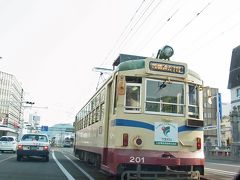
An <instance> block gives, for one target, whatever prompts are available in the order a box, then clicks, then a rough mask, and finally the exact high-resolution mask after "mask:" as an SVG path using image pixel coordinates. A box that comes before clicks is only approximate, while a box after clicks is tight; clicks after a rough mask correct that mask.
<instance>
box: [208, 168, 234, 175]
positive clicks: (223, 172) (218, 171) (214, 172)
mask: <svg viewBox="0 0 240 180" xmlns="http://www.w3.org/2000/svg"><path fill="white" fill-rule="evenodd" d="M204 169H205V170H208V171H211V172H212V173H213V174H224V175H230V176H235V175H237V174H238V173H237V172H231V171H223V170H219V169H211V168H204Z"/></svg>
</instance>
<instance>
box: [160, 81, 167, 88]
mask: <svg viewBox="0 0 240 180" xmlns="http://www.w3.org/2000/svg"><path fill="white" fill-rule="evenodd" d="M166 86H167V85H166V84H165V82H163V83H162V84H161V85H158V87H159V90H160V89H163V88H165V87H166Z"/></svg>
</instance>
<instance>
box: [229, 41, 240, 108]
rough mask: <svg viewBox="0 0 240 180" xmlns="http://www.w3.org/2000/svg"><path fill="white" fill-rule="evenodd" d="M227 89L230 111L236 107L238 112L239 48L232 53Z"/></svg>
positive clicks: (239, 99) (239, 95)
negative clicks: (228, 90) (229, 95)
mask: <svg viewBox="0 0 240 180" xmlns="http://www.w3.org/2000/svg"><path fill="white" fill-rule="evenodd" d="M228 89H230V91H231V109H233V107H234V106H236V107H237V110H239V111H240V46H238V47H236V48H234V49H233V51H232V59H231V64H230V72H229V79H228Z"/></svg>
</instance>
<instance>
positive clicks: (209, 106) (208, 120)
mask: <svg viewBox="0 0 240 180" xmlns="http://www.w3.org/2000/svg"><path fill="white" fill-rule="evenodd" d="M217 95H218V89H217V88H210V87H204V88H203V120H204V141H205V142H206V141H207V140H208V141H210V142H211V144H212V145H217V143H218V140H217V115H218V114H217V111H218V107H217Z"/></svg>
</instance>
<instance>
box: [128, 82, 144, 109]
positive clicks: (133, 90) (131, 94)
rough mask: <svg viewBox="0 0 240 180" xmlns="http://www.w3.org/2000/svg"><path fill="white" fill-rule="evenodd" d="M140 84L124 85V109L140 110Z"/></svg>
mask: <svg viewBox="0 0 240 180" xmlns="http://www.w3.org/2000/svg"><path fill="white" fill-rule="evenodd" d="M140 94H141V85H140V84H134V83H132V84H127V85H126V96H125V97H126V98H125V110H126V111H135V112H139V111H140V106H141V99H140Z"/></svg>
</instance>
